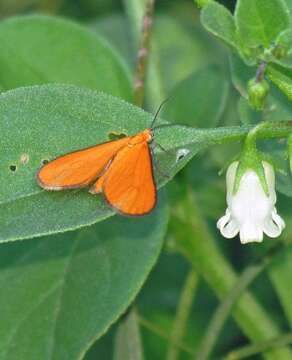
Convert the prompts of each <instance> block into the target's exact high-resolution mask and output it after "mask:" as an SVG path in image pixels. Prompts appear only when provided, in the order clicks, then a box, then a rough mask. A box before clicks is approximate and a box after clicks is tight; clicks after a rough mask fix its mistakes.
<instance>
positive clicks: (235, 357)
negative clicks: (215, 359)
mask: <svg viewBox="0 0 292 360" xmlns="http://www.w3.org/2000/svg"><path fill="white" fill-rule="evenodd" d="M291 343H292V333H288V334H285V335H282V336H278V337H276V338H274V339H271V340H267V341H262V342H260V343H256V344H253V345H247V346H243V347H242V348H240V349H238V350H233V351H231V352H230V353H229V354H228V355H227V356H225V357H224V360H240V359H246V358H249V357H250V356H253V355H257V354H259V353H263V352H265V351H267V350H269V349H271V348H276V347H282V346H286V345H289V344H291ZM279 359H280V358H279Z"/></svg>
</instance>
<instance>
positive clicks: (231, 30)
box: [201, 1, 237, 48]
mask: <svg viewBox="0 0 292 360" xmlns="http://www.w3.org/2000/svg"><path fill="white" fill-rule="evenodd" d="M201 21H202V24H203V26H204V27H205V28H206V29H207V30H208V31H210V32H211V33H212V34H213V35H215V36H217V37H218V38H219V39H221V40H223V41H224V42H225V43H226V44H228V45H230V46H231V47H233V48H236V46H237V39H236V29H235V23H234V18H233V16H232V14H231V13H230V12H229V11H228V10H227V9H226V7H225V6H223V5H221V4H218V3H217V2H215V1H211V2H210V3H208V4H207V5H206V6H204V8H203V9H202V11H201Z"/></svg>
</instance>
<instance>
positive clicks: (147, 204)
mask: <svg viewBox="0 0 292 360" xmlns="http://www.w3.org/2000/svg"><path fill="white" fill-rule="evenodd" d="M103 192H104V195H105V198H106V200H107V201H108V203H109V204H110V205H111V206H112V207H113V208H114V209H116V210H117V211H119V212H121V213H122V214H125V215H145V214H147V213H149V212H150V211H151V210H152V209H153V208H154V207H155V205H156V186H155V183H154V178H153V171H152V159H151V153H150V149H149V145H148V143H147V142H141V143H139V144H135V145H132V146H126V147H124V148H123V149H121V150H120V151H119V152H118V153H117V155H116V156H115V158H114V159H113V161H112V163H111V165H110V167H109V169H108V171H107V172H106V174H105V175H104V181H103Z"/></svg>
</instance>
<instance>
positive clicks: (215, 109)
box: [162, 66, 229, 127]
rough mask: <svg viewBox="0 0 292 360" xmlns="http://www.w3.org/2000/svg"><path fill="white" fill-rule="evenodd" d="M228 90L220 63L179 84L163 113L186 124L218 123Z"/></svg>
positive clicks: (175, 120)
mask: <svg viewBox="0 0 292 360" xmlns="http://www.w3.org/2000/svg"><path fill="white" fill-rule="evenodd" d="M228 90H229V84H228V82H227V81H226V79H225V77H224V74H223V73H222V71H220V69H219V68H218V67H217V66H208V67H205V68H203V69H201V70H199V71H197V72H195V73H193V74H191V75H190V76H189V77H187V78H186V79H185V80H183V81H181V82H180V83H178V85H177V86H176V87H175V88H174V90H173V91H172V93H171V95H170V98H169V101H168V102H167V103H166V104H165V105H164V108H163V113H162V114H163V116H164V117H165V118H166V119H168V120H172V121H173V122H175V123H182V124H184V125H190V126H195V127H213V126H216V125H217V124H218V121H219V119H220V116H221V115H222V113H223V111H224V109H225V105H226V102H227V97H228Z"/></svg>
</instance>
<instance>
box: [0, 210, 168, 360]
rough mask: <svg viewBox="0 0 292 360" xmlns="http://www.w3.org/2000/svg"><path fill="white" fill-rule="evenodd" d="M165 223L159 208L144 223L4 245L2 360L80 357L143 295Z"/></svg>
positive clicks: (118, 222)
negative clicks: (142, 288) (141, 293)
mask: <svg viewBox="0 0 292 360" xmlns="http://www.w3.org/2000/svg"><path fill="white" fill-rule="evenodd" d="M161 205H162V204H161ZM166 225H167V211H166V208H165V206H159V207H158V208H157V209H156V210H155V211H154V213H153V214H152V215H149V216H146V217H143V218H138V219H137V218H136V219H126V218H122V217H118V216H117V217H114V218H112V219H110V220H107V221H106V222H104V223H103V224H99V225H96V226H93V227H90V228H88V229H84V230H82V231H77V232H74V233H67V234H66V235H57V236H56V237H49V238H41V239H34V240H28V241H25V242H15V243H13V244H2V245H1V251H0V286H1V289H2V290H1V297H0V308H1V310H0V313H1V323H0V359H1V360H7V359H9V360H20V359H21V360H40V359H42V360H60V359H62V360H75V359H81V358H83V355H84V354H85V352H86V351H87V350H88V348H89V347H90V346H91V344H92V343H93V342H94V341H95V340H96V339H97V338H99V337H100V336H101V335H102V334H103V333H104V332H105V331H106V330H107V329H108V327H109V326H110V325H111V324H112V323H113V322H114V321H116V320H117V318H118V317H119V316H120V315H121V314H122V313H123V312H124V311H125V310H126V308H127V307H128V305H129V304H130V303H131V302H132V301H133V299H134V298H135V296H136V294H137V293H138V291H139V290H140V288H141V286H142V284H143V282H144V281H145V279H146V277H147V275H148V274H149V271H150V270H151V268H152V266H153V264H154V263H155V261H156V259H157V256H158V254H159V251H160V249H161V245H162V240H163V236H164V233H165V231H166Z"/></svg>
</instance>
